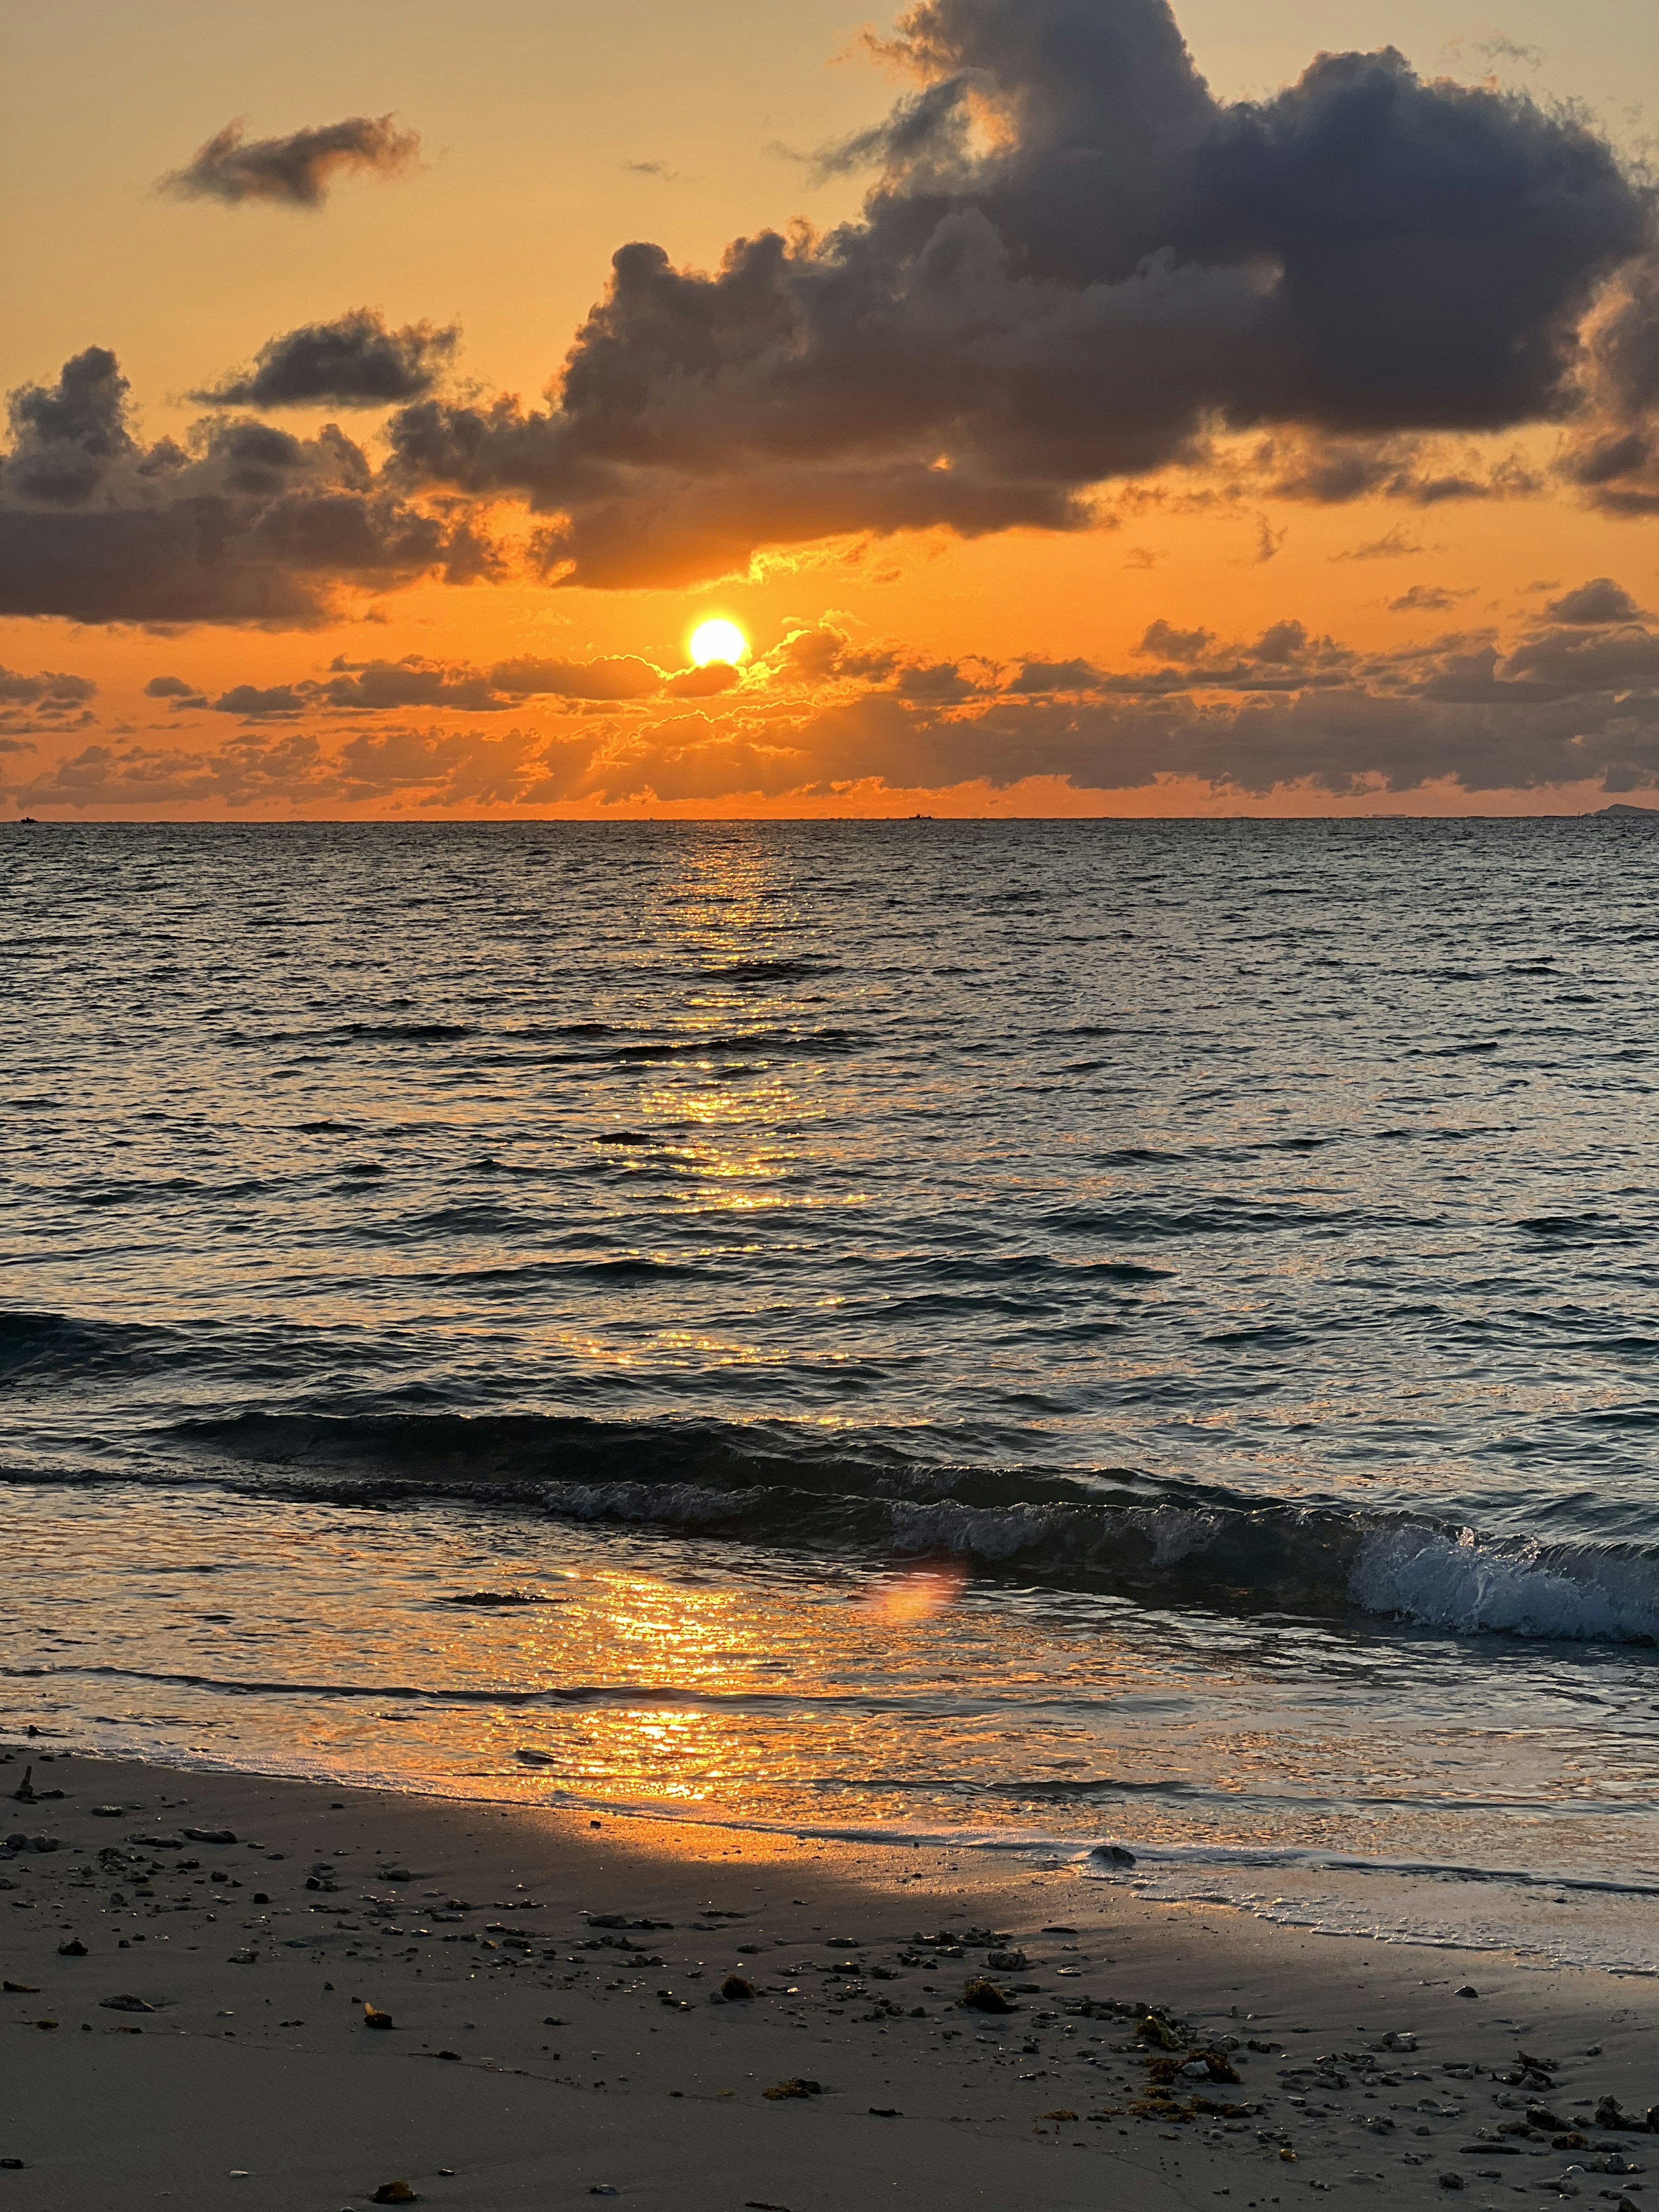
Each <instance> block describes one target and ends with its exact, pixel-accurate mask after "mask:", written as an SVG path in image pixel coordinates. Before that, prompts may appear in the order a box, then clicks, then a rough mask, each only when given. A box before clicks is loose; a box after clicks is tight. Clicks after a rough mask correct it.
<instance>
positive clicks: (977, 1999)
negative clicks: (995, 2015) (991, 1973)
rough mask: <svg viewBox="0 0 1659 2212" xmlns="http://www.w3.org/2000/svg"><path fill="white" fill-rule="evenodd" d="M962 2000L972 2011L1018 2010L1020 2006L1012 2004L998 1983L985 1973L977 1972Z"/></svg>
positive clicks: (965, 1990)
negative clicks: (989, 1978)
mask: <svg viewBox="0 0 1659 2212" xmlns="http://www.w3.org/2000/svg"><path fill="white" fill-rule="evenodd" d="M962 2002H963V2004H964V2005H966V2006H967V2008H968V2009H969V2011H970V2012H1018V2010H1019V2007H1018V2005H1017V2004H1011V2003H1010V2002H1008V1999H1007V1998H1006V1996H1004V1995H1003V1994H1002V1991H1001V1990H1000V1989H999V1988H998V1987H997V1985H996V1984H995V1983H994V1982H993V1981H990V1980H988V1979H987V1978H986V1976H985V1975H983V1974H976V1975H975V1978H974V1979H973V1980H972V1981H971V1982H969V1984H968V1985H967V1987H966V1988H965V1989H964V1990H963V1993H962Z"/></svg>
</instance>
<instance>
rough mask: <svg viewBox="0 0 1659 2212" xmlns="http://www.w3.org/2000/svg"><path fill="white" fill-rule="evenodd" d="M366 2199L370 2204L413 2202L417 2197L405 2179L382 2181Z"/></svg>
mask: <svg viewBox="0 0 1659 2212" xmlns="http://www.w3.org/2000/svg"><path fill="white" fill-rule="evenodd" d="M368 2201H369V2203H371V2204H413V2203H417V2202H418V2199H417V2198H416V2195H415V2191H413V2190H412V2189H411V2188H410V2185H409V2184H408V2183H407V2182H406V2181H383V2182H382V2183H381V2184H380V2187H379V2188H378V2189H377V2190H376V2191H375V2192H374V2195H373V2197H370V2198H369V2200H368Z"/></svg>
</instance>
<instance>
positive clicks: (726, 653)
mask: <svg viewBox="0 0 1659 2212" xmlns="http://www.w3.org/2000/svg"><path fill="white" fill-rule="evenodd" d="M748 651H749V641H748V639H747V638H746V637H745V636H744V634H743V632H742V631H741V630H740V629H738V626H737V624H736V623H733V622H723V621H716V622H706V623H698V624H697V627H696V629H694V630H693V631H692V633H691V658H692V659H693V661H694V662H695V663H696V665H697V666H698V667H699V668H707V667H708V665H709V664H710V662H711V661H715V660H725V661H729V662H730V663H731V664H732V666H733V667H735V666H736V665H737V664H738V661H740V660H741V659H744V656H745V655H746V654H747V653H748Z"/></svg>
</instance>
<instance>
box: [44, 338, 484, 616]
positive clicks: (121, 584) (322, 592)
mask: <svg viewBox="0 0 1659 2212" xmlns="http://www.w3.org/2000/svg"><path fill="white" fill-rule="evenodd" d="M10 416H11V430H12V442H11V447H10V450H9V452H8V453H6V454H5V455H4V456H3V458H0V614H10V615H66V616H69V617H71V618H73V619H74V620H76V621H80V622H94V623H96V622H148V623H189V622H229V623H271V624H283V625H296V624H297V625H304V624H308V623H318V622H321V621H324V620H325V619H327V618H328V617H329V616H330V615H331V612H332V611H333V610H334V609H335V607H336V605H337V599H338V593H339V591H340V589H341V588H342V587H343V586H357V587H360V588H367V589H374V590H377V591H383V590H389V589H393V588H396V587H398V586H402V585H406V584H409V583H412V582H414V581H415V580H417V579H418V578H420V577H422V576H424V575H429V574H442V575H444V576H446V578H447V579H448V580H451V581H455V582H465V581H466V580H470V579H471V577H473V576H476V575H478V574H488V573H491V572H492V557H493V556H492V555H491V551H490V549H489V546H488V544H487V543H486V542H485V541H484V540H483V539H482V538H480V537H479V535H478V533H477V530H476V528H475V526H473V525H472V523H471V522H470V521H469V520H467V519H466V518H465V516H462V517H460V518H459V519H458V518H455V517H452V516H444V515H439V514H434V513H428V512H426V511H424V510H422V508H420V507H416V506H414V505H411V504H410V502H409V501H407V500H406V499H404V498H403V497H401V496H400V495H398V492H397V491H396V490H395V489H392V488H391V487H390V486H388V485H387V484H386V483H384V482H383V481H381V480H380V479H379V478H377V477H376V475H375V472H374V471H373V470H372V469H371V468H370V466H369V464H368V460H367V459H366V458H365V456H364V454H363V453H362V450H361V448H360V447H357V446H356V445H355V444H354V443H353V442H352V441H351V440H350V439H349V438H348V437H346V436H345V435H343V432H341V431H340V430H339V429H337V428H336V427H335V426H334V425H333V424H329V425H328V426H327V427H326V428H325V429H323V430H322V431H320V432H319V434H318V435H316V436H315V437H313V438H307V439H301V438H295V437H293V436H290V435H289V433H288V432H287V431H285V430H279V429H276V428H273V427H272V426H271V425H270V424H268V423H264V422H247V421H236V420H229V421H225V420H219V421H214V422H207V423H205V424H201V425H198V426H197V431H196V433H195V434H193V435H192V437H191V440H190V441H189V443H188V444H187V445H185V446H181V445H179V444H178V443H176V442H175V441H173V440H171V439H167V438H163V439H161V440H160V441H157V442H156V443H155V444H154V445H149V446H146V445H143V444H142V443H141V442H140V441H138V440H137V438H135V436H134V435H133V434H132V430H131V425H130V422H129V420H128V415H127V383H126V379H125V377H124V376H123V375H122V374H121V373H120V369H119V368H118V365H117V362H116V359H115V356H114V355H113V354H112V353H110V352H108V351H107V350H106V349H105V348H103V347H101V346H92V347H88V349H87V350H86V351H85V352H84V353H82V354H79V355H77V356H76V357H75V359H74V360H73V361H70V362H67V363H66V364H65V365H64V371H63V374H62V375H61V376H60V377H59V379H58V382H57V383H56V384H55V385H52V386H41V385H27V386H24V387H23V388H22V389H21V390H20V391H17V392H13V393H12V394H11V398H10Z"/></svg>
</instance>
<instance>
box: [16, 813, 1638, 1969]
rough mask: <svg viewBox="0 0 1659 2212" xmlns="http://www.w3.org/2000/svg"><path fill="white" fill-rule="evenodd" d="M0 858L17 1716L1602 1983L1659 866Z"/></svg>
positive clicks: (992, 832) (1331, 839) (1090, 854)
mask: <svg viewBox="0 0 1659 2212" xmlns="http://www.w3.org/2000/svg"><path fill="white" fill-rule="evenodd" d="M0 836H3V843H0V866H3V867H4V870H5V882H4V894H5V895H4V902H3V909H0V931H3V937H4V949H5V957H6V963H7V970H8V973H9V975H10V977H11V978H12V982H13V987H12V992H11V997H10V1006H9V1018H8V1019H7V1020H6V1022H5V1024H3V1030H0V1054H3V1058H0V1066H3V1073H4V1079H5V1096H6V1097H7V1100H8V1112H7V1127H8V1133H9V1140H8V1147H7V1171H8V1179H9V1186H10V1188H9V1203H8V1207H7V1229H6V1235H5V1242H6V1246H7V1276H6V1293H5V1310H4V1311H3V1312H0V1389H3V1398H0V1408H3V1423H0V1460H3V1471H4V1473H5V1474H7V1475H8V1476H9V1479H10V1480H9V1488H8V1489H7V1491H6V1492H5V1494H4V1510H5V1515H6V1525H7V1535H8V1543H7V1559H8V1581H7V1589H8V1600H9V1603H8V1611H7V1617H6V1620H5V1623H4V1626H3V1631H0V1638H3V1641H0V1657H3V1661H4V1663H5V1665H6V1667H7V1668H9V1670H11V1674H12V1692H13V1694H12V1695H11V1696H10V1697H9V1699H8V1700H7V1704H8V1705H9V1707H10V1709H11V1711H13V1713H14V1714H15V1716H16V1717H17V1718H18V1720H19V1721H20V1723H21V1720H23V1719H33V1720H35V1721H36V1722H37V1723H40V1724H42V1725H49V1726H52V1727H53V1728H63V1729H69V1730H70V1731H72V1732H73V1733H74V1734H76V1736H77V1737H78V1738H80V1739H82V1740H87V1739H90V1740H92V1741H98V1742H100V1743H103V1744H105V1745H106V1746H108V1747H111V1748H117V1747H120V1748H127V1749H133V1750H149V1751H156V1752H162V1753H167V1755H170V1756H188V1757H191V1758H196V1759H209V1760H212V1761H215V1762H228V1763H233V1764H245V1765H258V1766H265V1767H276V1768H283V1769H286V1770H289V1771H314V1772H319V1773H321V1772H327V1773H338V1774H341V1775H344V1774H346V1773H352V1774H356V1775H359V1776H365V1777H366V1776H370V1775H373V1776H376V1777H380V1778H389V1779H394V1780H398V1779H401V1780H418V1781H419V1782H420V1783H421V1784H422V1786H428V1787H436V1788H443V1789H471V1790H490V1791H492V1792H494V1791H500V1792H506V1793H511V1794H525V1795H531V1796H549V1795H551V1794H553V1793H555V1792H563V1793H566V1794H568V1796H572V1797H574V1798H584V1799H585V1798H592V1799H594V1800H600V1801H604V1802H610V1803H616V1804H623V1803H649V1804H652V1805H654V1806H657V1807H659V1808H663V1807H666V1808H673V1809H677V1810H679V1811H681V1812H683V1813H684V1814H686V1815H687V1816H688V1817H698V1818H707V1817H710V1816H726V1817H730V1816H737V1817H747V1818H753V1819H757V1820H766V1821H769V1822H772V1821H778V1822H782V1823H784V1824H787V1825H790V1826H813V1827H817V1828H823V1829H836V1830H842V1831H846V1830H852V1829H858V1828H868V1827H871V1826H878V1825H879V1826H883V1827H884V1828H885V1829H887V1830H888V1831H889V1832H897V1831H904V1832H912V1833H920V1832H929V1833H942V1832H949V1833H951V1834H953V1835H959V1836H960V1837H961V1838H963V1840H964V1842H966V1841H968V1840H969V1839H973V1838H977V1839H978V1840H979V1843H980V1845H981V1847H990V1846H991V1845H993V1844H995V1843H998V1842H1003V1843H1013V1842H1016V1841H1022V1842H1024V1844H1027V1845H1029V1846H1030V1848H1033V1849H1037V1850H1051V1849H1052V1850H1056V1851H1059V1852H1060V1853H1062V1854H1073V1853H1076V1852H1078V1851H1080V1850H1082V1849H1083V1848H1084V1847H1085V1845H1086V1844H1089V1843H1091V1842H1092V1841H1094V1840H1096V1839H1097V1838H1100V1837H1102V1836H1111V1837H1115V1838H1120V1839H1121V1840H1122V1841H1124V1842H1126V1843H1127V1844H1130V1845H1132V1846H1133V1848H1134V1849H1135V1850H1136V1851H1137V1853H1138V1854H1139V1865H1138V1867H1137V1869H1136V1870H1135V1873H1134V1875H1133V1876H1130V1877H1126V1878H1127V1879H1133V1880H1135V1881H1141V1882H1143V1883H1148V1884H1150V1885H1151V1886H1152V1887H1153V1889H1154V1890H1155V1892H1157V1893H1176V1892H1180V1893H1189V1894H1190V1893H1195V1892H1201V1893H1204V1894H1226V1895H1229V1896H1232V1897H1234V1898H1236V1899H1238V1900H1239V1901H1248V1902H1250V1903H1252V1904H1253V1905H1255V1907H1256V1909H1259V1910H1264V1911H1278V1912H1282V1913H1283V1914H1285V1915H1286V1916H1287V1917H1304V1918H1312V1919H1313V1920H1314V1921H1315V1922H1316V1923H1319V1924H1328V1925H1361V1926H1371V1927H1375V1928H1376V1929H1379V1930H1381V1931H1388V1932H1395V1933H1402V1934H1413V1935H1416V1936H1447V1935H1451V1934H1455V1935H1462V1936H1465V1937H1471V1938H1474V1939H1475V1940H1480V1941H1507V1940H1515V1941H1518V1942H1523V1943H1525V1944H1528V1945H1529V1946H1531V1947H1532V1948H1535V1949H1538V1950H1539V1951H1541V1953H1544V1954H1549V1955H1557V1956H1580V1955H1582V1956H1589V1955H1595V1956H1600V1957H1603V1958H1618V1959H1623V1960H1626V1962H1627V1963H1630V1964H1632V1965H1643V1964H1645V1960H1644V1958H1643V1956H1642V1955H1641V1945H1640V1944H1639V1942H1637V1941H1636V1940H1635V1939H1634V1938H1633V1937H1632V1936H1630V1935H1629V1934H1628V1933H1627V1932H1626V1929H1627V1923H1628V1921H1629V1910H1630V1906H1631V1905H1632V1902H1633V1899H1632V1898H1631V1897H1629V1896H1626V1899H1625V1901H1624V1902H1623V1903H1622V1904H1621V1903H1620V1901H1619V1899H1618V1897H1617V1896H1616V1895H1614V1894H1613V1893H1609V1892H1603V1891H1601V1890H1600V1889H1595V1888H1583V1889H1574V1888H1562V1887H1560V1880H1561V1878H1565V1879H1566V1880H1567V1881H1570V1882H1571V1881H1582V1882H1584V1883H1593V1884H1611V1885H1613V1890H1614V1892H1619V1893H1635V1894H1636V1895H1638V1896H1639V1894H1640V1893H1641V1892H1642V1891H1643V1890H1644V1889H1646V1888H1647V1887H1650V1886H1653V1885H1659V1827H1656V1820H1655V1810H1656V1795H1659V1786H1656V1785H1659V1777H1656V1761H1659V1749H1656V1745H1659V1719H1656V1705H1655V1690H1656V1687H1659V1674H1656V1672H1655V1665H1656V1659H1655V1652H1654V1648H1653V1644H1652V1642H1651V1639H1652V1638H1654V1637H1655V1636H1656V1635H1659V1497H1656V1489H1655V1484H1654V1481H1653V1477H1652V1472H1651V1469H1652V1437H1653V1432H1654V1429H1655V1425H1656V1423H1659V1407H1656V1404H1655V1402H1654V1400H1653V1397H1652V1393H1651V1389H1650V1380H1649V1378H1650V1367H1651V1360H1652V1356H1653V1351H1654V1347H1655V1346H1656V1344H1659V1328H1656V1324H1655V1320H1654V1290H1655V1276H1656V1262H1659V1244H1656V1241H1655V1237H1654V1234H1653V1227H1654V1219H1655V1212H1656V1206H1655V1187H1656V1179H1655V1176H1654V1175H1653V1173H1652V1170H1651V1165H1650V1154H1651V1148H1652V1115H1651V1113H1650V1098H1651V1096H1652V1085H1653V1075H1654V1068H1655V1060H1654V1050H1655V1048H1654V1045H1653V1042H1652V1040H1653V1033H1654V1013H1655V1000H1656V995H1659V994H1656V986H1655V982H1654V979H1653V962H1652V948H1653V946H1654V945H1655V944H1656V943H1659V921H1656V920H1655V917H1654V914H1653V901H1652V887H1653V884H1654V879H1655V872H1656V863H1659V837H1656V836H1655V833H1654V832H1653V831H1652V830H1651V829H1648V828H1647V827H1645V826H1644V825H1643V824H1641V823H1634V824H1629V823H1608V822H1596V821H1590V822H1569V823H1503V824H1498V823H1492V824H1478V823H1477V824H1470V823H1450V824H1416V823H1344V824H1334V823H1309V824H1272V823H1179V824H1176V823H1171V824H1151V825H1125V824H1118V823H1089V824H1065V825H1060V824H1048V823H1028V824H1013V825H1004V824H998V825H994V826H992V825H980V824H952V823H915V824H911V823H900V824H867V825H858V826H842V825H824V824H801V825H792V826H789V827H786V828H769V827H768V828H762V827H757V826H753V825H738V826H732V827H724V826H722V827H718V828H704V827H691V826H684V825H680V826H676V827H673V828H667V829H664V828H656V827H648V828H647V827H642V826H629V827H615V828H611V827H607V828H604V829H586V828H572V827H568V826H564V825H559V826H552V825H548V826H534V825H528V826H527V825H513V826H512V827H510V828H498V827H489V828H477V829H473V828H465V827H459V828H457V827H445V826H439V825H423V826H409V827H404V826H401V825H399V826H396V827H374V828H362V827H356V826H354V827H349V828H344V827H324V828H314V827H303V828H301V827H282V828H272V829H222V828H191V829H168V828H165V827H161V828H145V829H127V828H108V827H97V828H88V829H57V828H53V829H43V830H39V831H36V830H21V829H9V830H6V831H4V832H3V833H0ZM489 1590H504V1591H509V1592H510V1591H513V1590H520V1591H523V1592H526V1593H528V1594H531V1595H543V1596H547V1597H550V1598H556V1599H558V1600H559V1601H560V1602H558V1603H556V1604H555V1603H550V1604H547V1605H539V1606H511V1607H489V1606H457V1605H455V1604H453V1602H452V1601H453V1598H455V1597H456V1596H458V1595H459V1596H466V1595H470V1594H474V1593H477V1592H479V1591H489ZM521 1754H528V1756H521ZM1241 1853H1243V1854H1246V1855H1247V1856H1246V1857H1243V1858H1241V1857H1239V1856H1238V1855H1239V1854H1241ZM1310 1855H1311V1859H1312V1861H1313V1862H1316V1863H1310ZM1341 1860H1354V1861H1358V1862H1360V1863H1361V1865H1360V1868H1359V1869H1358V1871H1350V1872H1348V1873H1341V1872H1340V1871H1338V1872H1331V1871H1329V1869H1328V1864H1327V1863H1329V1862H1336V1861H1341ZM1412 1868H1417V1869H1425V1871H1423V1872H1419V1873H1412V1872H1408V1871H1403V1870H1402V1869H1412ZM1384 1869H1387V1870H1386V1871H1385V1870H1384ZM1430 1869H1432V1870H1434V1871H1428V1870H1430ZM1456 1869H1462V1873H1458V1872H1455V1870H1456ZM1471 1869H1473V1870H1476V1871H1480V1872H1484V1873H1488V1874H1492V1875H1501V1876H1504V1877H1505V1878H1504V1879H1502V1880H1498V1881H1473V1880H1470V1879H1468V1873H1469V1870H1471ZM1546 1883H1547V1887H1546ZM1621 1916H1622V1917H1621Z"/></svg>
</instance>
